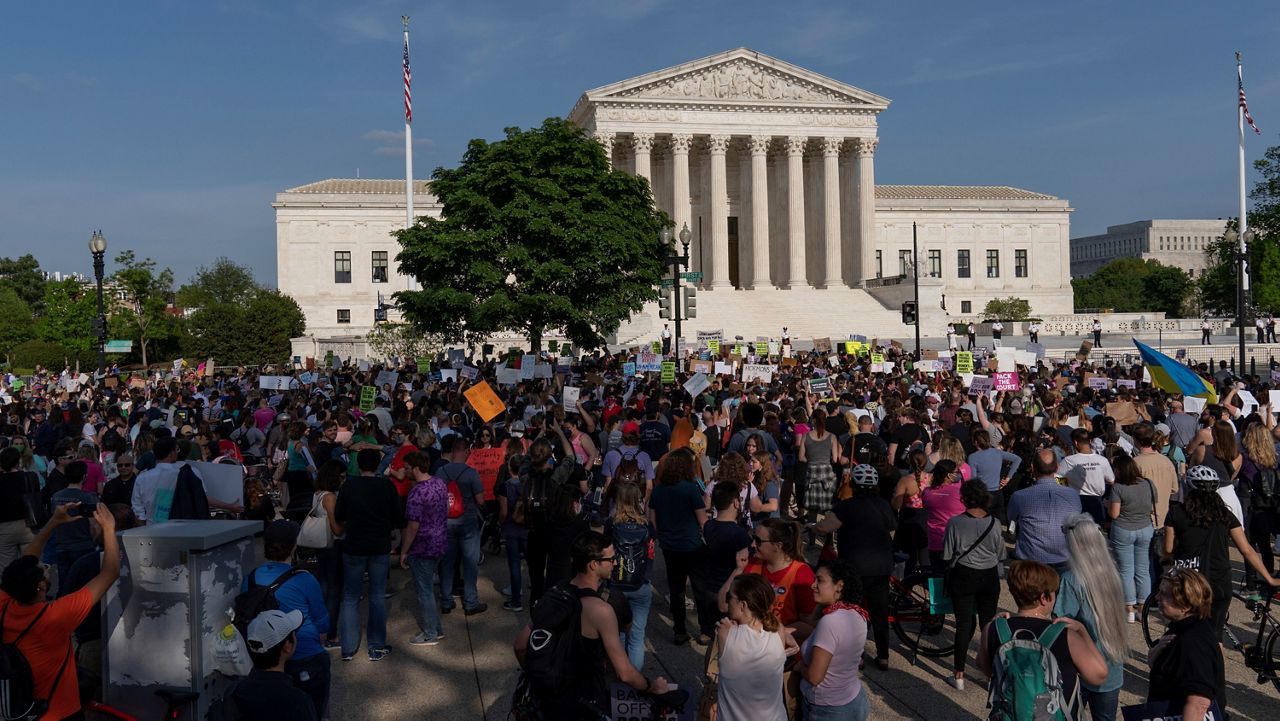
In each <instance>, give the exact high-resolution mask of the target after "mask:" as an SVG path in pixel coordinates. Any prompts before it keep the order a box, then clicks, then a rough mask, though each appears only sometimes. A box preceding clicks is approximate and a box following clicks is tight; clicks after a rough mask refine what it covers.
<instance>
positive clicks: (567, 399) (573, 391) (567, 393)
mask: <svg viewBox="0 0 1280 721" xmlns="http://www.w3.org/2000/svg"><path fill="white" fill-rule="evenodd" d="M581 392H582V389H581V388H575V387H573V386H565V387H564V395H562V396H561V400H560V404H561V405H562V406H564V412H565V413H577V412H578V397H579V395H580V394H581Z"/></svg>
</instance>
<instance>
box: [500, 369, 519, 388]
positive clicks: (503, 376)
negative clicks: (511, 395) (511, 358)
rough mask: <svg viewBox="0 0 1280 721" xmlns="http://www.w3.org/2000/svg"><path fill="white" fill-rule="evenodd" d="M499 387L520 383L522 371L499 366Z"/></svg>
mask: <svg viewBox="0 0 1280 721" xmlns="http://www.w3.org/2000/svg"><path fill="white" fill-rule="evenodd" d="M497 376H498V377H497V380H498V385H502V386H513V385H516V384H517V383H519V382H520V369H519V368H508V367H506V366H498V374H497Z"/></svg>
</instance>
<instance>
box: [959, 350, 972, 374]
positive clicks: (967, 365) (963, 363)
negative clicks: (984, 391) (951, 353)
mask: <svg viewBox="0 0 1280 721" xmlns="http://www.w3.org/2000/svg"><path fill="white" fill-rule="evenodd" d="M972 372H973V353H972V352H970V351H967V350H962V351H959V352H958V353H956V373H972Z"/></svg>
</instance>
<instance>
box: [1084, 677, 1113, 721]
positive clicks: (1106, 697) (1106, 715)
mask: <svg viewBox="0 0 1280 721" xmlns="http://www.w3.org/2000/svg"><path fill="white" fill-rule="evenodd" d="M1080 698H1081V699H1082V700H1083V701H1084V703H1085V705H1086V706H1088V707H1089V715H1090V716H1091V717H1092V718H1093V721H1116V709H1117V708H1119V707H1120V689H1118V688H1116V689H1112V690H1110V691H1090V690H1089V689H1087V688H1085V687H1084V686H1083V685H1081V686H1080Z"/></svg>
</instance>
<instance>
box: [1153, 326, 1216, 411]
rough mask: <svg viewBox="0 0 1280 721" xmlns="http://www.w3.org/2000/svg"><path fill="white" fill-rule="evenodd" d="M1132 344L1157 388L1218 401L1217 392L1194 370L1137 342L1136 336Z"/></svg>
mask: <svg viewBox="0 0 1280 721" xmlns="http://www.w3.org/2000/svg"><path fill="white" fill-rule="evenodd" d="M1133 344H1134V345H1136V346H1137V347H1138V353H1140V354H1142V364H1143V365H1145V366H1146V367H1147V372H1148V373H1150V374H1151V382H1152V383H1154V384H1155V385H1156V387H1157V388H1159V389H1161V390H1163V391H1167V392H1169V393H1181V394H1182V395H1184V396H1198V397H1200V398H1204V399H1205V400H1206V401H1208V402H1210V403H1217V402H1218V393H1217V392H1216V391H1215V390H1214V389H1213V386H1212V385H1210V384H1209V382H1208V381H1206V380H1205V379H1203V378H1201V377H1200V376H1198V375H1196V372H1195V371H1193V370H1191V369H1190V368H1188V367H1187V366H1185V365H1183V364H1181V363H1179V362H1178V361H1176V360H1174V359H1173V358H1170V357H1169V356H1167V355H1165V354H1163V353H1161V352H1160V351H1158V350H1156V349H1155V348H1152V347H1151V346H1149V345H1144V344H1142V343H1139V342H1138V340H1137V339H1136V338H1134V339H1133Z"/></svg>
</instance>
